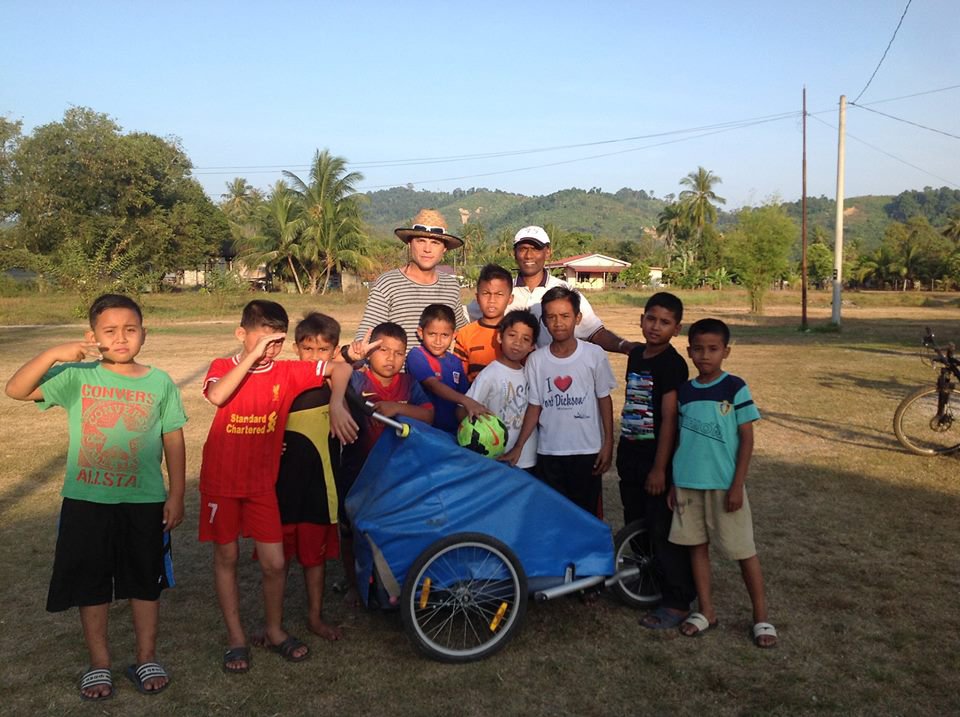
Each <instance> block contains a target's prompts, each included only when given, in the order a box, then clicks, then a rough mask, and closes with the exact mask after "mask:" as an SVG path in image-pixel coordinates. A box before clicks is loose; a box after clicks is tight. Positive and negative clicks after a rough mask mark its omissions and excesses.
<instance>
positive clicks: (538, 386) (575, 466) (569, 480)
mask: <svg viewBox="0 0 960 717" xmlns="http://www.w3.org/2000/svg"><path fill="white" fill-rule="evenodd" d="M540 305H541V307H542V309H543V314H542V316H543V324H544V326H546V327H547V331H549V332H550V336H551V337H552V339H553V340H552V341H551V342H550V345H549V346H546V347H544V348H541V349H538V350H537V351H534V352H533V353H532V354H531V355H530V358H529V359H528V360H527V364H526V367H525V369H524V371H525V373H526V377H527V385H528V386H529V389H528V396H527V399H528V403H529V405H528V406H527V411H526V413H525V415H524V418H523V427H522V428H521V430H520V436H519V437H518V438H517V445H516V446H514V448H513V452H514V453H515V452H517V451H522V450H523V447H524V444H525V443H526V442H527V440H528V439H529V437H530V435H532V433H533V430H534V429H535V428H536V427H537V426H538V425H539V428H540V433H539V436H538V441H539V443H538V446H537V477H538V478H540V480H542V481H543V482H544V483H546V484H547V485H549V486H550V487H552V488H554V489H555V490H557V491H558V492H560V493H562V494H563V495H565V496H566V497H567V498H569V499H570V500H571V501H573V502H574V503H576V504H577V505H579V506H580V507H581V508H583V509H584V510H586V511H589V512H590V513H593V514H594V515H596V516H597V517H603V505H602V501H601V493H602V491H601V488H602V483H601V479H602V477H603V474H604V472H605V471H606V470H607V469H608V468H609V467H610V463H611V461H612V458H613V401H612V399H611V398H610V392H611V391H612V390H613V389H614V388H616V385H617V382H616V379H614V377H613V372H612V371H611V370H610V362H609V361H608V360H607V354H606V353H605V352H604V350H603V349H601V348H600V347H599V346H596V345H595V344H591V343H588V342H586V341H580V340H579V339H577V337H576V335H575V334H574V330H575V329H576V326H577V324H578V323H579V321H580V294H578V293H577V292H576V291H574V290H573V289H568V288H567V287H565V286H558V287H555V288H553V289H550V290H549V291H548V292H547V293H546V294H544V295H543V299H541V301H540ZM511 457H512V456H511Z"/></svg>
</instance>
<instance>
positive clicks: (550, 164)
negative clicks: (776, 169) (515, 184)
mask: <svg viewBox="0 0 960 717" xmlns="http://www.w3.org/2000/svg"><path fill="white" fill-rule="evenodd" d="M799 114H800V113H799V112H791V113H788V114H786V115H784V116H776V117H773V118H769V119H760V120H756V121H754V122H749V123H746V124H741V125H737V126H735V127H726V128H723V129H717V130H713V131H712V132H704V133H703V134H698V135H695V136H693V137H681V138H679V139H671V140H666V141H664V142H656V143H654V144H648V145H644V146H643V147H631V148H629V149H621V150H618V151H616V152H605V153H603V154H593V155H589V156H586V157H576V158H574V159H566V160H561V161H559V162H548V163H546V164H535V165H531V166H528V167H515V168H513V169H503V170H499V171H496V172H484V173H482V174H467V175H462V176H459V177H441V178H438V179H421V180H419V181H416V182H408V184H413V185H418V184H435V183H437V182H454V181H460V180H462V179H478V178H482V177H493V176H496V175H500V174H512V173H514V172H525V171H527V170H530V169H543V168H544V167H558V166H561V165H565V164H575V163H576V162H586V161H588V160H591V159H601V158H603V157H614V156H616V155H620V154H628V153H630V152H639V151H642V150H644V149H653V148H654V147H663V146H665V145H668V144H677V143H678V142H688V141H690V140H693V139H700V138H701V137H708V136H710V135H714V134H721V133H723V132H731V131H733V130H736V129H743V128H744V127H752V126H754V125H758V124H766V123H768V122H776V121H779V120H783V119H790V118H793V117H795V116H797V115H799ZM395 186H397V183H396V182H394V183H392V184H379V185H375V186H370V187H358V189H359V190H360V191H364V192H367V191H370V190H373V189H387V188H389V187H395Z"/></svg>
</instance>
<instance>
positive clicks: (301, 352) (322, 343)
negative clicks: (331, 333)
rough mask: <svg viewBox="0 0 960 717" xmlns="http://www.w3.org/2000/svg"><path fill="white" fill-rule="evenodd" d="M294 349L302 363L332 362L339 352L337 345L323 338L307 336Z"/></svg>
mask: <svg viewBox="0 0 960 717" xmlns="http://www.w3.org/2000/svg"><path fill="white" fill-rule="evenodd" d="M294 348H295V349H296V350H297V357H298V358H299V359H300V360H301V361H330V360H331V359H332V358H333V356H334V354H335V353H336V351H337V345H336V344H333V343H330V342H329V341H327V340H326V339H325V338H323V337H322V336H307V337H306V338H304V339H303V341H301V342H300V343H298V344H294Z"/></svg>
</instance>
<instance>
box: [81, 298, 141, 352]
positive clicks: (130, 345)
mask: <svg viewBox="0 0 960 717" xmlns="http://www.w3.org/2000/svg"><path fill="white" fill-rule="evenodd" d="M146 336H147V332H146V331H145V330H144V328H143V323H142V322H141V320H140V316H139V315H138V314H137V312H136V311H134V310H133V309H125V308H113V309H105V310H104V311H103V312H101V314H100V315H99V316H98V317H97V320H96V323H95V324H94V327H93V329H91V330H90V331H88V332H87V340H88V341H91V342H96V343H97V344H98V346H99V349H100V355H101V356H102V357H103V363H106V364H125V363H133V360H134V358H135V357H136V355H137V354H138V353H140V348H141V347H142V346H143V342H144V340H145V339H146Z"/></svg>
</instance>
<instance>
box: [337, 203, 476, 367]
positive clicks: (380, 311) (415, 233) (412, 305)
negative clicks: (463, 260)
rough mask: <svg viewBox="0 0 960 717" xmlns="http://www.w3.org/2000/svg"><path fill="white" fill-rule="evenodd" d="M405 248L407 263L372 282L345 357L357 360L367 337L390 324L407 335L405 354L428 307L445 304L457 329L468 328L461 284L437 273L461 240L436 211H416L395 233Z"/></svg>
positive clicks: (417, 341) (417, 340) (416, 339)
mask: <svg viewBox="0 0 960 717" xmlns="http://www.w3.org/2000/svg"><path fill="white" fill-rule="evenodd" d="M394 234H396V235H397V236H398V237H399V238H400V240H401V241H403V242H404V243H406V244H407V246H408V247H409V248H410V261H409V262H407V265H406V266H403V267H401V268H399V269H391V270H390V271H387V272H385V273H383V274H381V275H380V276H378V277H377V280H376V281H375V282H373V285H372V286H371V287H370V294H369V296H368V297H367V305H366V307H365V308H364V310H363V318H362V319H361V320H360V326H359V327H358V328H357V336H356V339H357V340H356V341H354V342H353V343H352V344H350V345H349V346H348V347H346V352H345V353H346V355H347V358H349V360H351V361H358V360H360V359H362V358H363V356H362V355H359V354H360V353H361V352H362V347H363V346H364V340H365V339H366V336H367V334H368V333H369V332H370V331H371V330H372V329H373V327H374V326H376V325H377V324H381V323H383V322H385V321H393V322H394V323H397V324H400V326H402V327H403V329H404V331H406V333H407V350H408V351H409V350H410V349H412V348H414V347H415V346H417V345H418V344H419V343H420V339H419V338H418V337H417V326H418V322H419V320H420V314H421V313H422V312H423V310H424V309H425V308H426V307H427V306H429V305H430V304H446V305H447V306H449V307H450V308H451V309H453V314H454V316H455V317H456V319H457V325H456V328H457V329H460V328H462V327H463V326H465V325H466V324H467V316H466V312H465V311H464V308H463V302H462V301H461V299H460V284H459V283H458V282H457V280H456V278H454V277H453V276H451V275H450V274H442V273H440V272H439V271H437V266H438V265H439V264H440V262H441V261H442V260H443V256H444V254H446V252H447V250H448V249H459V248H460V247H461V246H463V240H462V239H460V238H459V237H455V236H453V235H452V234H448V233H447V220H446V219H444V217H443V215H442V214H441V213H440V212H438V211H437V210H436V209H421V210H420V213H419V214H417V216H416V217H414V219H413V226H411V227H410V228H400V229H396V230H394Z"/></svg>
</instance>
